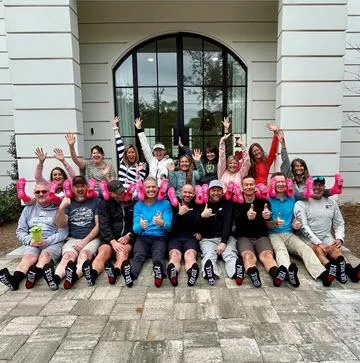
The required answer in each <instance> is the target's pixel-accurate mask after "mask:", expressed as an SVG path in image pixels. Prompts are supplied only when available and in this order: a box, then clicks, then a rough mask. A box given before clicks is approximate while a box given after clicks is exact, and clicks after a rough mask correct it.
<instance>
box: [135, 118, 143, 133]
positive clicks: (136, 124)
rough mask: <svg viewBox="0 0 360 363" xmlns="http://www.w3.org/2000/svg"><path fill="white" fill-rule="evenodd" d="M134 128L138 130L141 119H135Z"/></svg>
mask: <svg viewBox="0 0 360 363" xmlns="http://www.w3.org/2000/svg"><path fill="white" fill-rule="evenodd" d="M134 125H135V127H136V128H137V129H138V130H140V129H141V127H142V119H141V118H140V117H137V118H136V119H135V121H134Z"/></svg>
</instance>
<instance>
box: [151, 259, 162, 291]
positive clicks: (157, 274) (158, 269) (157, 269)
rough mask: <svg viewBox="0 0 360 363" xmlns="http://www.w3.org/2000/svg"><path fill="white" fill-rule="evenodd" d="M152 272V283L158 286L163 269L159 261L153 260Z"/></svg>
mask: <svg viewBox="0 0 360 363" xmlns="http://www.w3.org/2000/svg"><path fill="white" fill-rule="evenodd" d="M153 272H154V285H155V286H156V287H160V286H161V284H162V282H163V270H162V267H161V264H160V263H159V262H154V265H153Z"/></svg>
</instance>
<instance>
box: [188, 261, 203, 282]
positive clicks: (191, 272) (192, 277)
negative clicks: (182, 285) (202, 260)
mask: <svg viewBox="0 0 360 363" xmlns="http://www.w3.org/2000/svg"><path fill="white" fill-rule="evenodd" d="M199 272H200V269H199V265H198V264H197V263H196V262H195V263H194V264H193V265H192V266H191V267H190V268H189V269H188V270H187V271H186V273H187V275H188V286H190V287H191V286H194V285H195V282H196V280H197V278H198V277H199Z"/></svg>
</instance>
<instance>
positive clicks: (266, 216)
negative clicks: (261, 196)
mask: <svg viewBox="0 0 360 363" xmlns="http://www.w3.org/2000/svg"><path fill="white" fill-rule="evenodd" d="M262 216H263V218H264V219H266V220H268V219H270V218H271V212H270V210H269V208H268V205H267V203H265V204H264V209H263V211H262Z"/></svg>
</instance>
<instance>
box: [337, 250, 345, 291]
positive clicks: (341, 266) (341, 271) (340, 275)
mask: <svg viewBox="0 0 360 363" xmlns="http://www.w3.org/2000/svg"><path fill="white" fill-rule="evenodd" d="M336 270H337V271H336V272H337V274H336V279H337V280H338V281H339V282H340V283H342V284H345V283H346V282H347V280H348V277H347V274H346V265H345V259H344V256H339V257H338V258H337V259H336Z"/></svg>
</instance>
